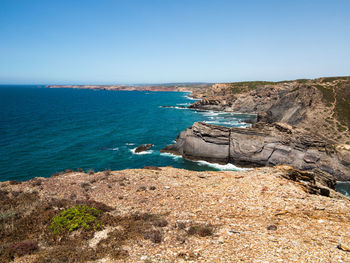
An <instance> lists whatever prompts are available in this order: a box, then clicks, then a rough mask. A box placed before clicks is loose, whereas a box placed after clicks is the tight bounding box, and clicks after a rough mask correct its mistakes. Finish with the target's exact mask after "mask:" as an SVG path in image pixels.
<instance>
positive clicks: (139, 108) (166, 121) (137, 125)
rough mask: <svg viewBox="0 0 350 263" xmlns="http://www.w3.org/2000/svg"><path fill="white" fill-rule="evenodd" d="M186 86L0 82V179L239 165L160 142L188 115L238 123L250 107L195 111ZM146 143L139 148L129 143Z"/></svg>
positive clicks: (243, 124) (183, 124) (190, 120)
mask: <svg viewBox="0 0 350 263" xmlns="http://www.w3.org/2000/svg"><path fill="white" fill-rule="evenodd" d="M189 94H190V93H186V92H150V91H106V90H86V89H68V88H67V89H66V88H62V89H50V88H45V87H44V86H37V85H36V86H28V85H24V86H17V85H2V86H0V181H7V180H19V181H21V180H28V179H31V178H33V177H49V176H51V175H52V174H54V173H56V172H60V171H64V170H66V169H72V170H77V169H78V168H81V169H83V170H84V171H88V170H94V171H102V170H105V169H111V170H121V169H128V168H143V167H145V166H160V167H162V166H173V167H177V168H183V169H189V170H197V171H203V170H240V169H241V168H239V167H236V166H234V165H232V164H227V165H220V164H212V163H208V162H204V161H198V162H194V161H189V160H185V159H183V158H181V157H180V156H175V155H171V154H167V153H161V152H160V150H161V149H162V148H163V147H165V146H166V145H168V144H172V143H174V140H175V139H176V137H177V136H178V134H179V133H180V132H181V131H183V130H185V129H186V128H188V127H190V126H191V125H192V124H193V123H194V122H196V121H203V122H207V123H211V124H219V125H224V126H228V127H246V126H249V125H250V124H248V123H246V122H245V121H246V120H252V119H254V118H255V116H254V115H247V114H233V113H232V114H231V113H222V112H215V111H198V110H191V109H187V108H183V107H186V106H188V105H190V104H191V103H193V102H194V100H193V99H191V98H190V97H189ZM164 106H167V107H164ZM147 143H151V144H154V146H153V147H152V148H151V149H150V150H149V151H146V152H142V153H140V154H136V153H135V149H136V147H137V146H139V145H141V144H147Z"/></svg>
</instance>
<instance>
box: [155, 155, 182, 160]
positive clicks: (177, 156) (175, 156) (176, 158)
mask: <svg viewBox="0 0 350 263" xmlns="http://www.w3.org/2000/svg"><path fill="white" fill-rule="evenodd" d="M160 155H162V156H165V157H171V158H173V159H175V160H178V159H181V158H182V156H180V155H175V154H172V153H160Z"/></svg>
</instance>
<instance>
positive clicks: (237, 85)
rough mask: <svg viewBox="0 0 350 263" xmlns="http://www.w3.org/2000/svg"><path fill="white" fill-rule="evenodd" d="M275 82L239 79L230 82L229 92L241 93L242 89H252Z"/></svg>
mask: <svg viewBox="0 0 350 263" xmlns="http://www.w3.org/2000/svg"><path fill="white" fill-rule="evenodd" d="M274 84H276V82H273V81H241V82H233V83H230V86H231V92H232V93H234V94H237V93H241V92H243V91H246V90H247V89H248V90H254V89H257V88H259V87H264V86H265V85H274Z"/></svg>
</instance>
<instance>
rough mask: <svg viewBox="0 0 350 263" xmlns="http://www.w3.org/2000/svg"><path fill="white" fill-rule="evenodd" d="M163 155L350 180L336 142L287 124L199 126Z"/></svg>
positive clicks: (187, 132)
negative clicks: (282, 167)
mask: <svg viewBox="0 0 350 263" xmlns="http://www.w3.org/2000/svg"><path fill="white" fill-rule="evenodd" d="M162 151H163V152H170V153H173V154H178V155H182V156H183V157H184V158H187V159H192V160H193V159H194V160H207V161H210V162H220V163H228V162H230V163H234V164H238V165H240V166H249V167H256V166H274V165H278V164H287V165H291V166H294V167H296V168H298V169H304V170H311V169H315V168H317V169H320V170H322V171H325V172H327V173H330V174H331V175H333V176H335V178H336V179H337V180H350V165H349V164H350V163H349V159H348V156H349V155H346V153H347V150H343V151H342V152H343V154H340V152H341V151H339V150H337V149H336V148H335V144H334V141H332V140H329V139H327V138H325V137H322V136H320V135H316V134H315V133H312V132H309V131H306V130H304V129H302V128H297V127H293V126H291V125H288V124H285V123H273V124H266V123H257V124H255V125H253V127H252V128H227V127H221V126H216V125H210V124H206V123H201V122H197V123H194V124H193V126H192V127H190V128H188V129H187V130H185V131H183V132H182V133H180V135H179V136H178V138H177V139H176V143H175V144H173V145H169V146H167V147H165V148H164V149H163V150H162Z"/></svg>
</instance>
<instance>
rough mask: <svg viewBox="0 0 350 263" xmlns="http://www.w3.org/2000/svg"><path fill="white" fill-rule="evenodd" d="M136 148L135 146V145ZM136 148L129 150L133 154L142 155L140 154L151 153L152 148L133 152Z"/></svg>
mask: <svg viewBox="0 0 350 263" xmlns="http://www.w3.org/2000/svg"><path fill="white" fill-rule="evenodd" d="M136 148H137V147H136ZM136 148H134V149H130V150H129V151H130V152H132V153H133V154H138V155H142V154H152V153H153V150H148V151H143V152H139V153H137V152H135V150H136Z"/></svg>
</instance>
